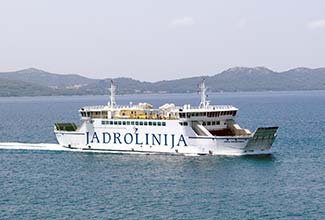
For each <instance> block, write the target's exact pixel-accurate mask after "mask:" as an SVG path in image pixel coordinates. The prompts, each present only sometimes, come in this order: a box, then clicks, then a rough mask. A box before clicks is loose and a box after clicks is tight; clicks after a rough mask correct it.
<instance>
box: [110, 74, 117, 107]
mask: <svg viewBox="0 0 325 220" xmlns="http://www.w3.org/2000/svg"><path fill="white" fill-rule="evenodd" d="M109 91H110V93H111V95H110V98H111V102H110V103H108V105H109V106H110V107H115V105H116V101H115V94H116V85H114V82H113V80H111V88H109Z"/></svg>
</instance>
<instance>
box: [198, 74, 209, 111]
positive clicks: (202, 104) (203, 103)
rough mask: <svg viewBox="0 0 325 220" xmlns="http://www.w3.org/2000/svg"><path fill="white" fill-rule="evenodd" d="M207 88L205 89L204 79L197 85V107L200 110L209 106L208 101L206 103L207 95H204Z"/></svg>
mask: <svg viewBox="0 0 325 220" xmlns="http://www.w3.org/2000/svg"><path fill="white" fill-rule="evenodd" d="M206 91H207V87H205V79H203V80H202V82H201V83H200V84H199V93H200V95H201V102H200V105H199V107H200V108H206V107H207V106H208V105H209V101H207V97H208V96H207V95H206Z"/></svg>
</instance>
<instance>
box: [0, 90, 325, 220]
mask: <svg viewBox="0 0 325 220" xmlns="http://www.w3.org/2000/svg"><path fill="white" fill-rule="evenodd" d="M209 99H210V101H211V103H213V104H231V105H234V106H236V107H238V108H239V112H238V115H237V121H238V123H239V124H240V125H241V127H244V128H249V129H250V130H252V131H254V130H255V129H256V128H258V127H262V126H279V130H278V137H277V139H276V141H275V143H274V147H273V154H272V155H267V156H166V155H139V154H136V155H134V154H131V155H129V154H109V153H85V152H71V151H62V150H58V148H57V146H58V145H57V142H56V139H55V136H54V133H53V126H54V123H55V122H75V123H80V118H79V114H78V109H79V108H80V107H82V106H86V105H102V104H106V103H107V101H108V96H70V97H10V98H0V187H1V188H0V219H309V220H311V219H325V91H308V92H306V91H296V92H236V93H213V94H209ZM117 102H118V104H122V105H126V104H129V102H132V103H138V102H149V103H152V104H153V105H154V106H156V107H159V106H160V105H163V104H165V103H175V104H177V105H183V104H185V103H189V104H191V105H198V103H199V96H198V95H197V94H146V95H137V94H134V95H120V96H118V97H117Z"/></svg>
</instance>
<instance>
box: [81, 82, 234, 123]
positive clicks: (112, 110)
mask: <svg viewBox="0 0 325 220" xmlns="http://www.w3.org/2000/svg"><path fill="white" fill-rule="evenodd" d="M110 90H111V100H110V102H109V103H108V104H107V105H98V106H85V107H83V108H81V109H80V110H79V112H80V114H81V117H82V119H92V118H101V119H151V120H152V119H156V120H159V119H161V120H177V119H180V120H182V121H184V120H185V121H186V120H193V119H207V120H209V119H211V118H221V119H233V117H235V116H236V113H237V111H238V109H237V108H235V107H234V106H232V105H210V104H209V101H207V100H206V94H205V92H206V88H205V85H204V81H203V82H202V83H201V85H200V93H201V102H200V105H199V106H191V105H189V104H186V105H184V106H176V105H175V104H170V103H167V104H164V105H162V106H160V107H159V108H158V109H157V108H156V109H155V108H153V106H152V105H151V104H149V103H139V104H137V105H132V104H131V105H125V106H123V105H117V104H116V102H115V86H114V85H113V84H111V89H110Z"/></svg>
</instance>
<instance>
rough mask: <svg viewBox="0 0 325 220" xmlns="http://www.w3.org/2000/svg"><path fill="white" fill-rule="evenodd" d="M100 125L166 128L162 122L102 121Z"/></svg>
mask: <svg viewBox="0 0 325 220" xmlns="http://www.w3.org/2000/svg"><path fill="white" fill-rule="evenodd" d="M102 125H137V126H166V122H164V121H102Z"/></svg>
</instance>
